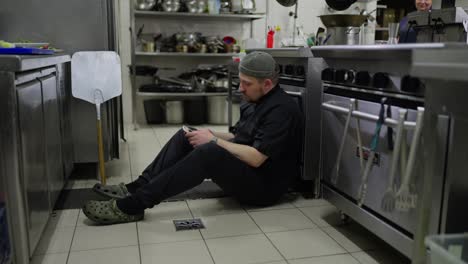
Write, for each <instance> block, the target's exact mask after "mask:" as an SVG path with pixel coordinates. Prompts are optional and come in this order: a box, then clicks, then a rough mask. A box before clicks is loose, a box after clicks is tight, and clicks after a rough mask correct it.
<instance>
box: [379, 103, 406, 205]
mask: <svg viewBox="0 0 468 264" xmlns="http://www.w3.org/2000/svg"><path fill="white" fill-rule="evenodd" d="M406 113H407V111H406V110H405V109H400V111H399V119H398V125H397V132H396V141H395V145H394V148H393V156H392V164H391V167H390V174H389V177H388V184H387V190H386V191H385V194H384V197H383V198H382V204H381V206H382V210H384V211H385V212H392V211H393V210H394V209H395V190H394V187H393V186H394V182H395V174H396V171H397V168H398V163H399V157H400V148H401V142H402V135H403V129H404V124H405V120H406ZM390 136H391V137H392V136H393V135H390Z"/></svg>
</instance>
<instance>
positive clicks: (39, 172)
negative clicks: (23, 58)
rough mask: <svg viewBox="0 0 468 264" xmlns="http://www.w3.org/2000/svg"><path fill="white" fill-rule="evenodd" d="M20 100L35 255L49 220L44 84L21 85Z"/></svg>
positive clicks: (31, 243) (23, 162)
mask: <svg viewBox="0 0 468 264" xmlns="http://www.w3.org/2000/svg"><path fill="white" fill-rule="evenodd" d="M17 100H18V112H19V126H20V131H21V135H20V140H21V155H22V159H21V171H22V173H21V174H22V182H23V191H24V193H25V196H26V197H25V198H26V203H27V204H26V208H27V223H28V229H29V248H30V255H32V252H33V251H34V249H35V247H36V245H37V243H38V242H39V238H40V236H41V233H42V231H43V230H44V227H45V225H46V223H47V220H48V217H49V194H48V182H47V174H46V159H45V157H46V152H45V146H46V143H45V140H44V138H45V137H44V114H43V109H42V89H41V83H40V82H38V81H32V82H29V83H25V84H22V85H19V86H18V87H17Z"/></svg>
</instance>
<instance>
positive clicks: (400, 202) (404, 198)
mask: <svg viewBox="0 0 468 264" xmlns="http://www.w3.org/2000/svg"><path fill="white" fill-rule="evenodd" d="M423 118H424V108H421V107H419V108H418V113H417V116H416V127H415V130H414V134H413V140H412V141H411V148H410V153H409V158H408V165H407V166H406V169H405V174H404V176H403V182H402V183H401V186H400V189H399V190H398V192H397V193H396V209H397V210H398V211H402V212H407V211H408V210H409V209H411V208H415V207H416V203H417V199H418V196H417V194H413V193H411V192H410V182H411V176H412V174H413V169H414V163H415V160H416V153H417V151H418V146H419V141H420V137H421V131H422V126H423Z"/></svg>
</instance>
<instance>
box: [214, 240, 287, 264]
mask: <svg viewBox="0 0 468 264" xmlns="http://www.w3.org/2000/svg"><path fill="white" fill-rule="evenodd" d="M206 243H207V245H208V248H209V249H210V252H211V255H212V256H213V258H214V260H215V262H216V264H231V263H232V264H243V263H262V262H271V261H276V260H283V257H281V255H280V254H279V253H278V251H277V250H276V249H275V248H274V247H273V245H272V244H271V243H270V241H268V239H267V238H266V237H265V235H263V234H259V235H248V236H239V237H226V238H215V239H207V240H206Z"/></svg>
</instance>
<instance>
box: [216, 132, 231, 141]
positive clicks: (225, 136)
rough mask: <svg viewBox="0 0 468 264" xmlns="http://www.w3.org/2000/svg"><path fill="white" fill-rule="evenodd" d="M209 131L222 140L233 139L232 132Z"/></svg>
mask: <svg viewBox="0 0 468 264" xmlns="http://www.w3.org/2000/svg"><path fill="white" fill-rule="evenodd" d="M211 133H212V134H213V135H214V136H215V137H217V138H221V139H224V140H230V139H233V138H234V135H233V134H232V133H226V132H217V131H211Z"/></svg>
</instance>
